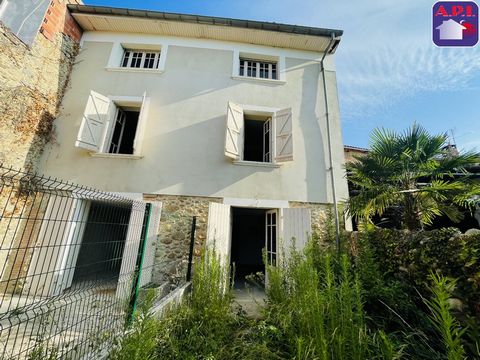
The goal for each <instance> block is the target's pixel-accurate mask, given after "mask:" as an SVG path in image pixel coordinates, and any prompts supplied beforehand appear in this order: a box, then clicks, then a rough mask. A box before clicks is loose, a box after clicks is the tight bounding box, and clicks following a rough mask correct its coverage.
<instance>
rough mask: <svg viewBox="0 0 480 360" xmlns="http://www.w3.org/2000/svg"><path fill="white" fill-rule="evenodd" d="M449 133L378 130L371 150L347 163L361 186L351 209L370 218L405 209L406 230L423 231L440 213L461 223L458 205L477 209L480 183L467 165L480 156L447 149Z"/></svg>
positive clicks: (417, 129)
mask: <svg viewBox="0 0 480 360" xmlns="http://www.w3.org/2000/svg"><path fill="white" fill-rule="evenodd" d="M447 138H448V137H447V135H446V134H441V135H430V134H429V133H428V132H427V131H426V130H425V129H424V128H423V127H421V126H419V125H417V124H413V126H411V127H410V128H409V129H407V130H406V131H405V132H403V133H397V132H394V131H390V130H385V129H376V130H374V132H373V134H372V136H371V146H370V149H371V151H370V152H369V153H368V154H367V155H366V156H362V157H356V160H357V161H355V162H353V163H351V164H349V165H347V173H348V178H349V180H350V181H351V182H352V183H353V184H354V185H356V186H357V187H358V188H359V190H360V191H359V194H358V195H357V196H353V197H351V198H350V200H349V202H348V206H347V210H348V212H349V213H350V214H351V215H352V216H356V217H358V218H359V219H364V220H367V221H371V218H372V217H373V216H374V215H379V216H381V215H383V214H384V212H385V211H386V210H387V209H392V208H396V209H397V210H400V216H401V223H402V227H403V228H407V229H410V230H418V229H420V228H423V225H429V224H431V223H432V221H433V219H434V218H435V217H436V216H439V215H446V216H448V217H449V218H450V219H451V220H453V221H455V222H458V221H460V220H461V219H462V218H463V214H462V212H461V211H460V209H459V208H461V207H463V208H465V207H466V208H470V209H471V208H472V206H473V205H474V203H475V201H476V200H475V199H477V198H478V195H479V194H480V184H478V183H475V182H473V181H472V179H471V177H470V176H469V175H470V174H469V173H468V171H467V170H466V168H467V167H468V166H470V165H472V164H475V163H479V162H480V154H479V153H475V152H467V153H464V154H458V155H456V154H452V153H451V152H449V151H448V150H445V149H444V147H445V145H446V144H447Z"/></svg>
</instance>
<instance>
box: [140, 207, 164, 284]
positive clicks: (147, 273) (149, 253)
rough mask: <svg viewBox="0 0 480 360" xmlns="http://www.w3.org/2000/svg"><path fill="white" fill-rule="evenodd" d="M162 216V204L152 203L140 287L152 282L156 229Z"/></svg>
mask: <svg viewBox="0 0 480 360" xmlns="http://www.w3.org/2000/svg"><path fill="white" fill-rule="evenodd" d="M161 216H162V203H161V202H159V201H154V202H152V203H151V207H150V219H149V222H148V228H147V238H146V239H145V255H144V258H143V264H142V275H141V277H140V287H142V286H145V285H147V284H148V283H150V282H151V281H152V274H153V265H154V262H155V249H156V248H157V239H158V227H159V225H160V218H161Z"/></svg>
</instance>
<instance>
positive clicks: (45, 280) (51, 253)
mask: <svg viewBox="0 0 480 360" xmlns="http://www.w3.org/2000/svg"><path fill="white" fill-rule="evenodd" d="M74 204H75V199H72V198H69V197H63V196H54V197H52V198H50V199H48V205H47V209H46V211H45V215H44V216H43V220H42V226H41V228H40V232H39V235H38V238H37V239H36V243H35V244H34V246H35V248H34V252H33V256H32V261H31V262H30V267H29V269H28V273H27V277H26V283H25V287H24V290H23V293H24V294H34V295H40V296H49V295H51V294H52V293H53V292H54V291H55V290H54V289H55V284H54V279H55V270H56V266H57V264H56V262H55V261H53V260H52V259H57V258H58V257H62V256H63V251H64V248H63V247H62V246H59V245H61V242H62V240H63V236H64V234H68V231H69V229H70V226H71V223H70V221H69V219H70V218H71V214H72V211H73V208H74ZM29 246H33V244H32V245H29Z"/></svg>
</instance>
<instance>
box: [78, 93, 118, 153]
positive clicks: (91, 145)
mask: <svg viewBox="0 0 480 360" xmlns="http://www.w3.org/2000/svg"><path fill="white" fill-rule="evenodd" d="M111 103H112V101H111V100H110V99H109V98H108V97H106V96H104V95H101V94H99V93H96V92H95V91H90V95H89V97H88V100H87V105H86V106H85V111H84V113H83V119H82V123H81V124H80V130H79V131H78V135H77V141H76V142H75V146H77V147H81V148H84V149H87V150H92V151H100V149H101V146H102V143H103V138H104V136H105V128H106V125H107V123H108V121H109V120H110V111H109V109H110V104H111Z"/></svg>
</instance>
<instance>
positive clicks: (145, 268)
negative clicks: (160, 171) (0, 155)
mask: <svg viewBox="0 0 480 360" xmlns="http://www.w3.org/2000/svg"><path fill="white" fill-rule="evenodd" d="M159 216H160V213H159V211H158V209H156V207H155V204H150V203H145V202H143V201H134V200H132V199H129V198H125V197H121V196H118V195H115V194H112V193H107V192H102V191H98V190H95V189H91V188H88V187H83V186H79V185H76V184H73V183H70V182H65V181H61V180H58V179H53V178H49V177H44V176H40V175H36V174H32V173H26V172H22V171H19V170H14V169H11V168H6V167H4V166H2V165H0V358H1V359H44V358H45V359H49V358H52V359H55V358H66V359H89V358H98V354H99V353H100V352H101V351H105V349H108V348H109V347H110V346H112V344H113V343H114V342H115V340H116V339H117V338H118V336H120V334H121V333H122V332H123V330H124V325H125V322H126V321H128V319H129V318H130V317H131V314H132V308H135V306H136V301H137V298H138V295H139V290H140V288H141V287H143V286H146V285H148V284H149V283H150V282H151V277H152V269H153V266H154V252H155V229H154V226H157V227H158V222H159ZM149 234H150V235H149Z"/></svg>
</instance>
